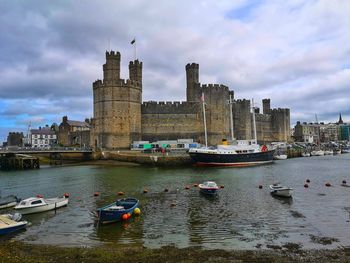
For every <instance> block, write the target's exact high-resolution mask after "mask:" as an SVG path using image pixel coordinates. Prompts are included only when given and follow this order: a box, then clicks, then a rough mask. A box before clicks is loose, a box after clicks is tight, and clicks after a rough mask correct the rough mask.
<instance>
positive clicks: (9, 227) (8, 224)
mask: <svg viewBox="0 0 350 263" xmlns="http://www.w3.org/2000/svg"><path fill="white" fill-rule="evenodd" d="M21 218H22V215H21V214H19V213H15V214H13V215H11V214H5V215H0V235H6V234H10V233H12V232H15V231H18V230H20V229H23V228H25V227H26V226H27V224H28V222H27V221H20V220H21Z"/></svg>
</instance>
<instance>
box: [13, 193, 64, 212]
mask: <svg viewBox="0 0 350 263" xmlns="http://www.w3.org/2000/svg"><path fill="white" fill-rule="evenodd" d="M68 200H69V199H68V198H67V197H65V196H63V197H55V198H42V197H30V198H27V199H24V200H22V201H21V202H20V203H19V204H18V205H16V206H15V209H16V210H18V212H20V213H21V214H22V215H26V214H34V213H40V212H45V211H49V210H56V209H58V208H60V207H63V206H66V205H67V204H68Z"/></svg>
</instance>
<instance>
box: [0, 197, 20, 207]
mask: <svg viewBox="0 0 350 263" xmlns="http://www.w3.org/2000/svg"><path fill="white" fill-rule="evenodd" d="M20 200H21V199H19V198H17V196H15V195H8V196H5V197H1V198H0V209H3V208H8V207H13V206H15V205H17V203H18V202H19V201H20Z"/></svg>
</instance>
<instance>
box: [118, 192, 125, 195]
mask: <svg viewBox="0 0 350 263" xmlns="http://www.w3.org/2000/svg"><path fill="white" fill-rule="evenodd" d="M117 194H118V195H124V194H125V193H124V192H122V191H120V192H118V193H117Z"/></svg>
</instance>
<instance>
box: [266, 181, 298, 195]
mask: <svg viewBox="0 0 350 263" xmlns="http://www.w3.org/2000/svg"><path fill="white" fill-rule="evenodd" d="M270 193H271V194H272V195H275V196H280V197H292V193H293V188H290V187H286V186H282V185H281V184H272V185H270Z"/></svg>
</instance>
